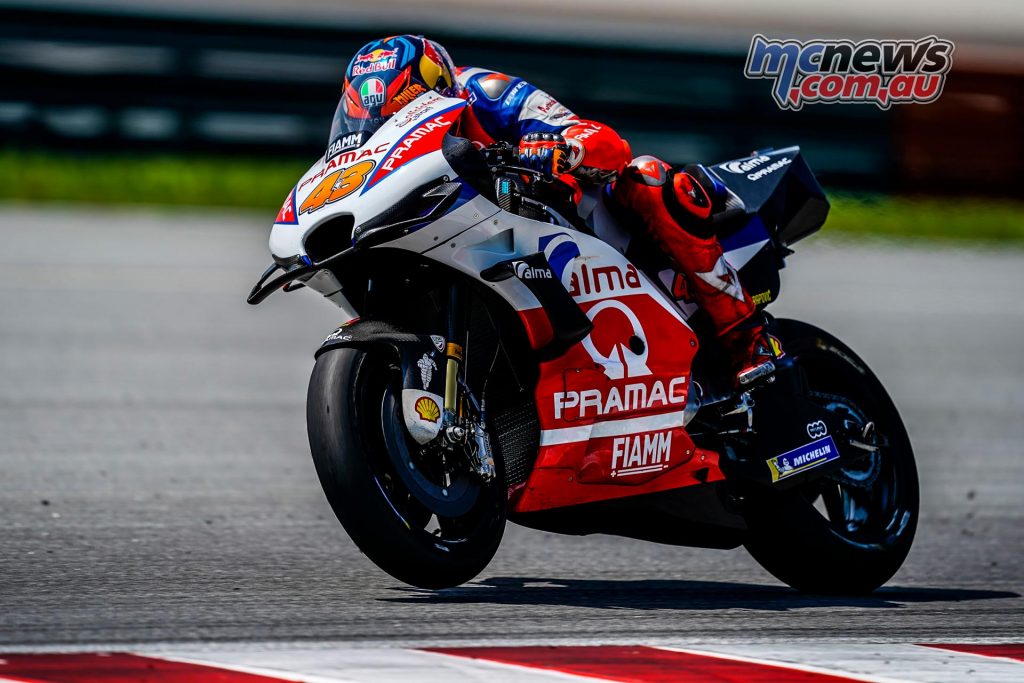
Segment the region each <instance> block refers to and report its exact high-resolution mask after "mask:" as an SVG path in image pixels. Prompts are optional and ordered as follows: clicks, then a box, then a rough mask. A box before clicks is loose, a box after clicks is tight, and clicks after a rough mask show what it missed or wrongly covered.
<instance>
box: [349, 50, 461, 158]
mask: <svg viewBox="0 0 1024 683" xmlns="http://www.w3.org/2000/svg"><path fill="white" fill-rule="evenodd" d="M431 90H433V91H435V92H438V93H440V94H442V95H444V96H446V97H458V96H460V95H461V90H462V88H461V86H460V85H459V83H458V80H456V78H455V65H454V64H453V63H452V60H451V57H449V56H448V52H447V51H445V49H444V48H443V47H441V45H439V44H438V43H436V42H434V41H433V40H428V39H427V38H424V37H423V36H413V35H400V36H391V37H389V38H384V39H382V40H374V41H372V42H369V43H367V44H366V45H364V46H363V47H362V48H360V49H359V51H357V52H356V54H355V56H354V57H353V58H352V61H351V62H349V65H348V69H346V70H345V88H344V91H343V93H342V96H341V102H339V103H338V109H337V111H336V112H335V114H334V123H333V124H332V126H331V136H330V141H334V140H335V139H336V138H337V137H338V136H339V135H346V134H349V135H351V134H353V133H357V132H362V133H363V134H364V135H366V136H369V134H372V133H373V131H375V130H377V129H378V128H380V126H381V125H382V124H383V123H384V122H385V121H387V120H388V118H390V117H391V116H392V115H394V114H395V113H397V112H398V111H399V110H400V109H401V108H402V107H404V106H405V105H407V104H409V103H410V102H412V101H413V100H414V99H416V98H417V97H419V96H420V95H422V94H423V93H425V92H429V91H431Z"/></svg>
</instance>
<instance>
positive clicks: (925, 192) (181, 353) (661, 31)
mask: <svg viewBox="0 0 1024 683" xmlns="http://www.w3.org/2000/svg"><path fill="white" fill-rule="evenodd" d="M399 32H417V33H419V32H422V33H426V34H428V35H430V36H431V37H433V38H435V39H437V40H439V41H440V42H441V43H442V44H444V45H445V46H447V48H448V49H449V51H450V52H451V54H452V56H453V58H454V59H455V61H456V63H457V64H462V65H471V66H483V67H489V68H493V69H498V70H504V71H507V72H509V73H513V74H516V75H520V76H522V77H524V78H527V79H529V80H531V81H533V82H535V83H536V84H538V85H539V86H541V87H542V88H544V89H546V90H547V91H549V92H550V93H551V94H553V95H554V96H556V97H557V98H559V99H560V100H561V101H562V102H563V103H565V104H566V105H568V106H569V107H570V108H571V109H572V110H574V111H575V112H576V113H578V114H579V115H581V116H585V117H588V118H593V119H597V120H600V121H605V122H607V123H609V124H611V125H613V126H614V127H615V128H616V129H617V130H619V131H620V132H621V133H622V134H623V135H624V136H625V137H626V138H628V139H629V141H630V143H631V145H632V148H633V150H634V152H635V153H637V154H656V155H659V156H662V157H664V158H666V159H668V160H670V161H673V162H678V163H684V162H689V161H704V162H716V161H723V160H726V159H730V158H736V157H739V156H744V155H746V154H748V153H749V152H750V151H751V150H753V149H755V148H758V147H764V146H773V147H784V146H787V145H792V144H797V145H800V146H801V147H802V148H803V150H804V152H805V154H806V157H807V159H808V161H809V163H810V166H811V168H812V169H814V170H815V171H816V172H817V173H818V175H819V178H820V180H821V181H822V183H823V184H824V185H825V187H826V190H827V191H828V193H829V196H830V198H831V199H832V201H833V209H832V213H831V215H830V217H829V220H828V222H827V223H826V225H825V227H824V229H823V230H822V231H821V232H820V233H818V234H815V235H814V236H812V237H811V238H809V239H807V240H806V241H803V242H800V243H799V244H797V245H796V247H795V248H796V251H797V253H796V254H795V255H794V256H793V257H792V258H791V259H789V261H788V267H787V268H786V270H785V271H784V272H783V286H782V296H781V299H780V301H779V302H778V303H777V304H773V305H772V312H773V313H775V314H776V315H779V316H789V317H797V318H801V319H805V320H808V321H810V322H813V323H815V324H818V325H820V326H822V327H824V328H825V329H827V330H829V331H830V332H832V333H834V334H836V335H837V336H838V337H840V338H841V339H843V340H844V341H845V342H847V343H849V344H850V346H851V347H852V348H854V349H855V350H856V351H857V352H858V353H859V354H860V355H861V356H862V357H863V358H864V359H865V360H866V362H867V363H868V364H869V365H870V366H871V367H872V368H873V369H874V370H875V371H876V372H877V374H878V375H879V376H880V377H881V379H882V381H883V382H884V383H885V385H886V387H887V388H888V389H889V390H890V392H891V393H892V395H893V398H894V400H895V402H896V404H897V405H898V406H899V408H900V410H901V412H902V414H903V415H904V418H905V420H906V423H907V426H908V430H909V432H910V435H911V438H912V441H913V443H914V447H915V450H916V452H917V458H918V464H919V470H920V473H921V481H922V522H921V525H920V527H919V532H918V540H917V543H916V545H915V546H914V550H913V551H912V552H911V555H910V557H909V559H908V561H907V564H906V565H905V567H904V569H903V570H902V571H901V572H900V573H899V574H897V576H896V577H895V578H894V579H893V581H892V583H891V588H889V589H886V591H883V592H882V593H881V594H879V596H878V597H877V599H876V598H866V599H864V600H852V599H851V600H845V599H844V601H842V602H840V603H837V602H829V601H823V600H818V599H813V598H800V599H798V598H797V597H796V596H794V595H792V594H791V593H789V592H788V591H786V590H785V589H783V588H782V587H780V586H779V585H778V583H777V582H775V581H774V580H773V579H772V578H771V577H770V576H768V575H767V574H765V573H764V572H763V571H762V570H760V569H759V568H758V567H757V565H756V564H755V563H754V562H753V560H752V559H750V558H749V557H748V556H747V555H746V554H745V553H743V552H741V551H737V552H726V553H723V552H721V551H711V550H695V549H679V548H672V547H667V546H655V545H652V544H644V543H640V542H632V541H626V540H623V539H616V538H607V537H605V538H571V537H555V536H552V535H549V534H542V533H540V532H532V531H528V530H525V529H522V528H517V527H515V528H510V529H509V530H508V532H507V535H506V539H505V541H504V543H503V546H502V548H501V550H500V552H499V554H498V556H497V557H496V558H495V560H494V562H493V563H492V565H491V566H490V567H489V568H488V570H487V572H485V574H484V575H483V576H482V577H481V582H480V583H477V584H474V585H473V586H470V587H467V588H466V589H465V590H463V591H460V592H456V594H454V595H455V597H451V598H446V597H445V596H443V595H442V596H433V595H420V594H417V593H414V592H413V593H410V592H402V591H403V588H402V587H401V586H397V585H396V584H395V583H394V582H393V581H391V580H390V579H388V577H386V576H384V575H383V574H381V573H380V572H378V571H377V570H376V569H375V568H373V567H372V566H370V565H369V563H368V562H367V561H366V560H365V558H363V557H361V556H360V555H359V553H358V551H357V550H356V548H355V547H354V546H353V545H352V544H351V542H350V541H349V540H348V538H347V537H346V536H345V534H344V532H343V530H342V529H341V527H340V525H339V524H338V523H337V521H336V520H335V519H334V515H333V513H332V512H331V510H330V508H329V507H328V505H327V503H326V501H325V499H324V496H323V494H322V492H321V491H320V487H319V483H318V482H317V479H316V475H315V472H314V471H313V467H312V463H311V460H310V457H309V451H308V446H307V443H306V434H305V419H304V401H305V390H306V382H307V380H308V377H309V371H310V369H311V367H312V351H313V349H314V348H315V347H316V346H317V345H318V344H319V342H320V341H321V340H322V339H323V337H324V336H326V335H327V334H328V333H329V332H330V331H331V330H332V329H333V328H334V326H335V325H337V324H338V322H340V321H338V320H337V317H336V315H337V314H336V309H334V308H333V307H332V306H331V305H330V304H328V303H326V302H324V301H323V300H322V299H321V298H320V297H318V296H316V295H315V294H313V293H311V292H309V291H308V290H300V291H299V292H297V293H295V294H288V295H285V294H275V295H274V296H272V297H271V298H270V299H268V300H267V301H266V302H265V303H264V304H261V305H260V306H259V307H256V308H253V307H250V306H246V305H245V303H244V298H245V295H246V294H247V293H248V291H249V288H250V287H251V286H252V284H253V282H254V281H255V280H256V278H257V277H258V275H259V273H260V272H261V271H262V269H263V268H264V267H265V266H266V264H267V263H269V262H270V255H269V253H268V250H267V236H268V233H269V228H270V223H271V222H272V220H273V217H274V215H275V214H276V212H277V210H278V208H279V207H280V205H281V200H282V199H283V198H284V196H285V194H286V193H287V192H288V191H289V189H290V188H291V187H292V186H293V184H294V183H295V181H296V179H297V178H298V177H299V175H300V174H301V173H302V172H303V171H304V170H305V169H307V168H308V167H309V165H310V164H311V163H312V162H313V161H315V160H316V159H317V158H318V157H319V156H320V155H322V154H323V152H324V148H325V146H326V144H327V135H328V130H329V123H330V119H331V116H332V114H333V111H334V108H335V105H336V102H337V100H338V97H339V94H340V88H341V81H342V75H343V72H344V69H345V67H346V65H347V63H348V61H349V59H350V58H351V56H352V54H353V53H354V51H355V50H356V49H357V48H358V47H359V46H361V45H362V44H364V43H365V42H366V41H368V40H370V39H372V38H375V37H380V36H384V35H389V34H393V33H399ZM754 33H762V34H765V35H767V36H770V37H773V38H798V39H807V38H814V37H817V38H846V39H851V40H859V39H864V38H920V37H923V36H927V35H929V34H934V35H937V36H938V37H941V38H946V39H950V40H953V41H954V42H955V44H956V51H955V52H954V54H953V69H952V72H951V73H950V74H949V76H948V80H947V83H946V86H945V91H944V93H943V95H942V97H941V98H940V99H939V101H938V102H936V103H933V104H928V105H903V106H896V107H893V108H891V109H890V110H887V111H882V110H880V109H878V108H877V107H875V106H873V105H808V106H805V107H804V109H803V110H801V111H799V112H791V111H786V112H784V111H780V110H778V109H777V108H776V106H775V104H774V103H773V101H772V99H771V94H770V91H771V83H770V82H769V81H767V80H748V79H746V78H744V77H743V65H744V62H745V57H746V53H747V48H748V46H749V44H750V40H751V36H752V35H753V34H754ZM1022 159H1024V3H1022V2H1020V1H1019V0H972V1H971V2H965V3H961V2H945V1H942V0H927V1H925V0H857V1H856V2H847V3H836V2H821V1H820V0H819V1H815V2H808V1H805V0H773V1H772V2H761V1H759V0H717V1H716V2H713V3H710V2H709V3H700V4H698V3H696V2H688V1H684V0H571V1H564V0H563V2H552V1H551V0H502V1H501V2H486V1H484V0H430V1H422V2H418V1H406V2H399V1H398V0H363V1H361V2H353V1H351V0H174V1H173V2H171V1H170V0H78V1H71V0H62V1H57V0H53V1H42V2H11V1H10V0H0V471H2V473H3V474H2V476H0V520H2V521H3V529H4V531H3V535H2V543H0V644H4V643H17V644H24V643H54V642H72V641H76V642H105V643H109V642H113V641H115V640H122V641H137V640H139V639H151V640H160V639H163V640H167V639H195V638H231V639H248V638H256V639H260V638H262V639H275V638H310V637H319V638H324V639H329V638H365V639H370V638H374V637H380V638H386V639H396V638H406V639H416V638H418V639H420V641H418V642H422V639H423V638H434V639H435V640H442V639H445V638H451V637H459V635H460V634H461V635H462V636H463V637H469V638H472V637H478V636H479V635H480V634H484V633H494V634H503V635H505V636H507V637H509V638H514V637H519V638H526V639H529V638H534V639H536V638H539V637H566V636H567V635H568V634H598V636H600V637H602V638H606V639H616V638H618V639H622V638H625V639H626V640H627V642H638V638H641V637H644V638H650V637H654V636H657V637H665V636H666V635H667V634H670V633H684V632H686V633H701V634H704V635H706V636H707V637H715V636H716V635H724V636H726V637H737V635H739V636H742V637H749V636H751V635H752V634H753V635H757V634H761V635H764V636H768V635H771V634H775V635H776V636H778V635H779V634H783V637H786V638H789V637H808V638H815V637H823V636H825V635H828V634H833V635H834V634H842V635H843V636H847V637H859V638H867V639H869V640H876V639H878V638H904V639H914V638H917V639H919V640H920V638H921V637H922V634H926V635H927V637H928V638H931V639H941V638H946V639H947V640H949V641H950V642H955V639H956V638H957V637H961V638H962V637H966V636H970V637H971V638H975V637H979V638H980V637H999V636H1003V637H1012V638H1019V634H1020V633H1021V631H1022V629H1024V621H1022V618H1021V615H1022V611H1021V609H1020V607H1018V603H1019V602H1020V599H1019V598H1020V594H1021V593H1024V575H1022V572H1021V569H1020V556H1021V549H1022V548H1024V496H1022V495H1021V491H1022V487H1024V484H1022V482H1024V449H1022V447H1021V444H1022V443H1024V421H1022V420H1021V419H1020V417H1021V415H1022V414H1024V354H1022V353H1021V351H1020V340H1021V339H1022V338H1024V306H1022V305H1021V301H1024V267H1022V266H1024V259H1022V256H1024V250H1022V248H1021V247H1022V245H1024V202H1022V192H1021V190H1020V183H1021V178H1022V177H1024V162H1022ZM534 584H536V586H546V587H541V588H537V587H535V585H534ZM995 589H998V590H995ZM488 596H490V597H488ZM693 605H697V606H698V607H697V611H693V609H691V611H689V612H687V613H686V614H685V616H686V619H687V621H686V624H687V626H686V629H682V630H681V629H680V628H679V621H678V619H679V615H680V614H681V613H680V612H679V610H682V609H687V608H689V607H692V606H693ZM896 605H898V606H899V607H901V609H872V608H875V607H883V608H888V607H894V606H896ZM610 609H611V610H614V611H609V610H610ZM610 614H614V618H612V617H610V616H609V615H610ZM782 620H784V622H783V621H782ZM1007 634H1010V635H1007ZM595 637H597V636H595ZM914 642H916V641H914Z"/></svg>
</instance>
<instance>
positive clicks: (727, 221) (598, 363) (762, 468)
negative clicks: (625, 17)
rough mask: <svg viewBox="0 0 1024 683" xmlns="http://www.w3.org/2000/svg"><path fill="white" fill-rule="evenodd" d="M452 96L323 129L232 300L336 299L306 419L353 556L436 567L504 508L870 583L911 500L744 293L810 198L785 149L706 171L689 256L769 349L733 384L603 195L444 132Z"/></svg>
mask: <svg viewBox="0 0 1024 683" xmlns="http://www.w3.org/2000/svg"><path fill="white" fill-rule="evenodd" d="M466 106H467V105H466V103H465V102H464V101H463V100H460V99H453V98H446V97H443V96H441V95H438V94H436V93H432V92H431V93H426V94H424V95H421V96H420V97H419V98H417V99H416V100H414V101H412V102H411V103H409V104H408V105H407V106H406V107H405V108H404V109H403V110H401V111H400V112H399V113H398V114H396V115H394V116H393V117H391V118H390V119H389V120H387V121H386V122H385V123H383V125H380V126H379V128H377V129H372V128H368V129H365V130H339V131H336V132H337V135H333V133H332V140H331V143H330V146H329V148H328V150H327V153H326V154H325V155H324V157H323V158H322V159H319V160H318V161H317V162H316V163H315V164H314V165H313V166H312V167H311V168H310V169H309V171H307V172H306V173H305V174H304V175H303V176H302V178H300V179H299V181H298V183H297V184H296V186H295V187H294V188H293V189H292V190H291V192H290V193H289V195H288V197H287V198H286V200H285V202H284V204H283V206H282V207H281V210H280V212H279V213H278V216H277V219H276V221H275V224H274V226H273V228H272V231H271V235H270V250H271V252H272V254H273V258H274V263H273V265H271V266H270V267H269V268H268V269H267V270H266V271H265V272H264V273H263V276H262V277H261V278H260V279H259V282H258V283H257V284H256V286H255V287H254V288H253V290H252V292H251V293H250V295H249V297H248V301H249V303H251V304H257V303H259V302H260V301H262V300H264V299H265V298H266V297H267V296H269V295H270V294H271V293H273V292H275V291H277V290H279V289H283V290H284V291H294V290H296V289H300V288H303V287H305V288H308V289H312V290H314V291H316V292H318V293H319V294H321V295H322V296H324V297H326V298H327V299H328V300H330V301H331V302H333V303H334V304H335V305H336V306H338V308H339V309H340V313H341V318H342V319H343V320H344V321H345V322H344V323H343V324H342V325H340V326H339V327H338V328H337V329H336V330H334V331H333V332H332V333H331V334H330V335H329V336H328V337H327V338H326V339H325V340H324V341H323V343H322V344H321V345H320V347H319V348H318V349H317V350H316V353H315V358H316V363H315V366H314V369H313V372H312V376H311V378H310V383H309V392H308V397H307V411H306V418H307V428H308V435H309V445H310V449H311V452H312V456H313V460H314V463H315V466H316V471H317V474H318V476H319V479H320V482H321V484H322V486H323V489H324V492H325V494H326V496H327V498H328V500H329V502H330V504H331V506H332V507H333V509H334V512H335V513H336V515H337V517H338V519H339V520H340V522H341V524H342V525H343V526H344V528H345V530H346V531H347V532H348V534H349V535H350V536H351V538H352V539H353V541H354V542H355V543H356V544H357V546H358V547H359V548H360V550H361V551H362V552H363V553H364V554H365V555H366V556H367V557H368V558H369V559H370V560H372V561H373V562H374V563H375V564H376V565H377V566H378V567H380V568H381V569H383V570H384V571H385V572H387V573H388V574H390V575H392V576H393V577H395V578H397V579H399V580H401V581H403V582H405V583H408V584H411V585H414V586H419V587H423V588H430V589H438V588H444V587H450V586H456V585H459V584H461V583H464V582H466V581H469V580H471V579H472V578H473V577H475V576H476V575H477V574H478V573H479V572H481V571H482V570H483V569H484V568H485V567H486V566H487V564H488V563H489V562H490V560H491V558H492V557H493V555H494V553H495V552H496V550H497V548H498V545H499V543H500V541H501V538H502V534H503V531H504V527H505V524H506V521H512V522H514V523H517V524H520V525H524V526H527V527H532V528H535V529H543V530H546V531H550V532H556V533H563V534H575V535H584V534H595V533H602V534H615V535H620V536H625V537H631V538H637V539H644V540H648V541H653V542H656V543H665V544H673V545H681V546H695V547H708V548H722V549H732V548H737V547H739V546H741V545H742V546H745V547H746V549H747V550H748V551H749V552H750V553H751V554H752V555H753V557H754V558H755V559H756V560H757V561H758V562H759V563H760V564H761V565H762V566H763V567H764V568H765V569H767V570H768V571H769V572H770V573H771V574H773V575H774V576H775V577H777V578H778V579H780V580H781V581H783V582H784V583H786V584H788V585H790V586H792V587H794V588H796V589H799V590H801V591H808V592H819V593H865V592H870V591H873V590H874V589H876V588H878V587H879V586H881V585H882V584H884V583H885V582H886V581H888V580H889V578H891V577H892V575H893V574H894V573H895V572H896V571H897V569H899V567H900V565H901V564H902V563H903V561H904V559H905V558H906V555H907V553H908V552H909V549H910V546H911V543H912V541H913V537H914V532H915V529H916V525H917V518H918V498H919V491H918V481H917V474H916V469H915V464H914V455H913V451H912V448H911V444H910V440H909V438H908V436H907V432H906V430H905V428H904V425H903V422H902V420H901V418H900V415H899V413H898V411H897V409H896V407H895V405H894V404H893V402H892V400H891V399H890V398H889V396H888V394H887V393H886V391H885V389H884V387H883V386H882V384H881V382H880V381H879V380H878V379H877V378H876V377H875V375H874V374H873V373H872V372H871V370H870V369H869V368H868V366H867V365H866V364H865V363H864V361H863V360H861V359H860V358H859V357H858V356H857V354H856V353H854V352H853V351H852V350H851V349H850V348H849V347H848V346H846V345H845V344H844V343H843V342H841V341H840V340H838V339H836V338H835V337H834V336H832V335H831V334H829V333H827V332H825V331H824V330H821V329H819V328H817V327H815V326H813V325H810V324H808V323H805V322H800V321H797V320H788V319H774V318H772V317H771V316H770V315H769V314H768V313H767V311H765V308H766V307H767V306H768V305H769V304H771V303H772V302H774V301H776V300H777V299H778V297H779V289H780V273H779V271H780V269H781V268H782V267H783V266H784V265H785V259H786V258H787V257H788V256H790V255H791V254H792V253H793V251H792V250H791V249H790V247H791V246H792V245H793V244H794V243H795V242H797V241H798V240H800V239H802V238H804V237H806V236H808V235H810V234H812V233H813V232H815V231H817V230H818V229H819V228H820V227H821V225H822V224H823V223H824V221H825V218H826V216H827V214H828V210H829V204H828V201H827V199H826V198H825V196H824V193H823V192H822V190H821V188H820V186H819V185H818V183H817V182H816V180H815V178H814V175H813V174H812V172H811V170H810V168H809V167H808V165H807V163H806V162H805V161H804V159H803V157H802V156H801V153H800V150H799V148H797V147H790V148H786V149H779V150H761V151H759V152H757V153H755V154H753V155H752V156H749V157H745V158H742V159H736V160H732V161H727V162H724V163H720V164H716V165H713V166H711V167H710V172H711V173H712V174H714V175H715V176H716V177H717V178H718V179H720V180H721V181H722V182H723V184H724V185H725V186H726V187H727V188H728V198H727V200H726V209H725V210H724V211H722V212H720V213H719V214H717V215H716V216H715V217H714V220H715V229H716V231H717V234H718V237H719V240H720V241H721V243H722V245H723V249H724V250H725V259H724V260H722V261H720V263H719V268H718V269H716V271H715V272H714V273H711V274H704V275H707V276H709V277H713V278H714V280H715V282H716V283H718V284H716V286H719V287H721V288H724V289H725V290H726V291H727V290H728V288H729V287H737V286H738V285H737V283H738V282H739V281H742V283H743V285H744V286H745V287H746V289H747V291H748V292H750V293H751V294H752V296H753V298H754V301H755V303H756V304H757V306H758V309H759V313H758V314H759V315H762V316H764V318H765V320H766V321H767V324H768V325H769V329H770V331H771V334H772V335H773V336H774V337H776V338H777V339H778V340H779V341H780V342H781V349H783V350H784V354H783V355H781V356H780V357H778V358H777V359H776V360H775V362H774V365H775V368H774V372H772V373H771V374H770V375H769V376H766V377H762V378H748V379H750V380H751V381H750V383H749V384H748V385H743V386H739V387H737V386H735V385H734V384H735V383H734V379H733V375H732V374H731V372H730V370H729V364H728V362H727V359H726V357H725V354H724V352H723V350H722V349H721V348H720V347H719V345H718V343H717V342H716V340H715V337H714V334H713V332H712V330H711V326H710V322H709V321H708V320H707V319H706V317H705V316H704V314H703V313H702V312H701V311H700V310H699V309H698V308H697V306H696V305H694V303H693V302H692V301H691V300H690V299H689V297H688V295H687V292H686V282H685V279H684V278H683V277H682V276H681V275H680V274H678V273H676V272H675V271H674V270H673V269H672V267H671V265H670V263H669V261H668V259H667V257H666V256H665V255H664V254H663V253H662V252H661V250H660V249H658V248H657V247H656V246H654V245H653V243H651V242H650V241H649V240H648V239H647V238H646V237H645V236H644V235H643V234H642V231H639V230H629V229H628V227H629V225H628V222H627V221H628V220H629V219H628V217H625V216H622V215H621V214H620V213H619V212H617V211H616V209H615V207H614V205H613V204H612V203H610V202H607V201H605V198H606V191H603V190H602V189H601V188H600V187H591V188H587V189H586V190H585V191H584V192H583V194H582V196H581V197H580V196H577V197H575V198H574V197H572V196H571V194H572V193H571V191H567V189H566V188H567V186H565V185H564V184H562V183H560V182H558V181H557V180H551V179H546V178H544V177H542V176H540V175H539V174H537V173H535V172H534V171H531V170H529V169H525V168H520V167H518V166H517V165H516V159H515V156H514V155H513V154H512V150H511V148H510V147H509V146H507V145H505V146H502V145H494V146H492V147H490V148H487V149H482V150H481V149H478V148H477V147H474V145H472V144H471V143H470V142H469V141H467V140H465V139H463V138H459V137H457V136H456V135H453V134H452V133H453V131H454V130H456V129H455V126H456V123H457V121H458V119H459V117H460V116H461V115H462V113H463V111H464V109H465V107H466Z"/></svg>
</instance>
